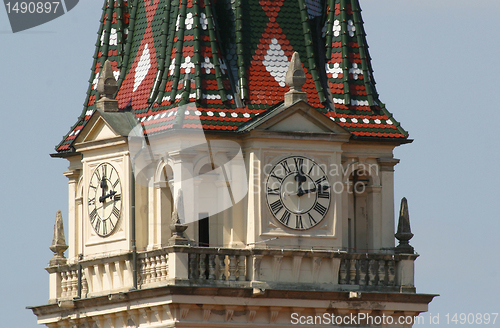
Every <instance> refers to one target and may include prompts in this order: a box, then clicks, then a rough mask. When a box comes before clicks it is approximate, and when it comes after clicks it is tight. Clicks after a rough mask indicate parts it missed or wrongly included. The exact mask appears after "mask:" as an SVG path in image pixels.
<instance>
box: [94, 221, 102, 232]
mask: <svg viewBox="0 0 500 328" xmlns="http://www.w3.org/2000/svg"><path fill="white" fill-rule="evenodd" d="M94 229H95V231H96V232H97V233H98V234H100V233H99V231H100V230H101V220H95V222H94Z"/></svg>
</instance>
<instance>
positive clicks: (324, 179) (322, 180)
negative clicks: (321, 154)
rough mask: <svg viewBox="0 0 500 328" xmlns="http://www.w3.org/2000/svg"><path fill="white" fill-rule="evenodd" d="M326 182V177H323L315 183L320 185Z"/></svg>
mask: <svg viewBox="0 0 500 328" xmlns="http://www.w3.org/2000/svg"><path fill="white" fill-rule="evenodd" d="M324 181H326V177H325V176H322V177H321V178H319V179H317V180H316V181H314V183H316V185H319V184H321V183H322V182H324Z"/></svg>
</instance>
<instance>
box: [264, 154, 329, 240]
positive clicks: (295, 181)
mask: <svg viewBox="0 0 500 328" xmlns="http://www.w3.org/2000/svg"><path fill="white" fill-rule="evenodd" d="M266 201H267V205H268V206H269V210H270V211H271V213H272V214H273V216H274V217H275V218H276V219H277V220H278V221H279V222H280V223H281V224H282V225H284V226H286V227H288V228H290V229H294V230H307V229H310V228H312V227H314V226H316V225H317V224H318V223H320V222H321V220H323V218H324V217H325V216H326V213H327V212H328V208H329V207H330V185H329V183H328V178H327V176H326V174H325V172H324V171H323V169H322V168H321V166H319V165H318V164H317V163H316V162H314V161H313V160H312V159H309V158H307V157H304V156H291V157H287V158H285V159H283V160H281V161H280V162H279V163H278V164H276V165H275V166H274V167H273V169H272V170H271V172H270V173H269V176H268V178H267V181H266Z"/></svg>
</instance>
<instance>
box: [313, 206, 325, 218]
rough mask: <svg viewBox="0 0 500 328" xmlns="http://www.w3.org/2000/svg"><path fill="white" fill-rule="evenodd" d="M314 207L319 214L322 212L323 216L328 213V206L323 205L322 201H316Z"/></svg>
mask: <svg viewBox="0 0 500 328" xmlns="http://www.w3.org/2000/svg"><path fill="white" fill-rule="evenodd" d="M313 209H314V210H315V211H316V212H318V213H319V214H321V216H323V215H325V214H326V207H324V206H323V205H321V204H320V203H316V204H314V207H313Z"/></svg>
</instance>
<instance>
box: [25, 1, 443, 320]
mask: <svg viewBox="0 0 500 328" xmlns="http://www.w3.org/2000/svg"><path fill="white" fill-rule="evenodd" d="M359 2H360V1H359V0H290V1H261V0H236V1H234V0H233V1H229V0H217V1H215V0H205V1H201V0H179V1H178V0H176V1H170V0H153V1H143V0H134V1H125V0H116V1H108V0H106V1H105V5H104V9H103V15H102V19H101V21H100V24H99V40H98V42H97V46H96V47H97V49H96V56H95V57H94V63H93V66H92V75H91V79H90V81H91V82H90V85H89V88H88V91H87V95H86V100H85V106H84V109H83V111H82V114H81V115H80V117H79V119H78V121H77V122H76V123H75V125H74V126H73V127H71V129H70V131H69V132H68V134H67V135H66V136H65V137H64V139H63V140H62V141H61V142H60V143H59V144H58V145H57V147H56V152H55V153H54V154H52V156H53V157H59V158H63V159H66V160H68V162H69V168H68V171H66V172H64V175H65V176H67V177H68V179H69V217H68V221H67V224H68V233H67V234H66V235H67V237H68V238H67V243H68V245H66V240H65V238H64V232H63V228H62V220H61V218H60V215H58V219H57V221H56V227H55V228H54V242H53V245H52V246H51V249H52V250H53V251H54V253H55V256H54V258H53V260H51V262H50V265H49V266H48V267H47V268H46V270H47V271H48V272H49V276H50V296H49V301H48V304H46V305H42V306H37V307H33V308H32V310H33V312H34V313H35V314H36V315H37V316H38V322H39V323H40V324H44V325H46V326H48V327H52V328H55V327H78V328H80V327H82V328H83V327H85V328H94V327H98V328H108V327H109V328H111V327H141V328H145V327H212V326H214V325H217V326H224V327H235V326H241V327H243V326H245V327H253V326H255V325H260V326H262V327H272V326H277V325H278V326H280V327H284V326H290V327H291V326H294V325H296V324H298V323H309V321H308V320H310V319H312V320H313V321H314V320H316V321H314V322H313V323H311V324H323V325H330V324H336V325H347V326H348V325H351V324H356V325H364V326H380V325H382V326H384V325H385V326H391V325H394V326H397V327H402V326H404V327H407V326H411V325H412V324H413V322H414V321H415V317H416V316H418V314H419V313H421V312H425V311H427V306H428V303H429V302H430V301H431V300H432V298H433V297H434V295H427V294H418V293H417V292H416V287H415V284H414V261H415V260H416V258H417V257H418V255H417V254H415V252H414V250H413V248H412V247H411V246H410V244H409V240H410V239H411V237H412V236H413V234H412V233H411V231H410V223H409V222H410V221H409V214H408V213H409V212H408V205H407V201H406V200H405V199H404V200H403V201H402V204H401V213H400V214H399V221H398V222H397V225H398V231H397V233H396V234H395V232H396V231H395V225H396V220H395V214H394V207H395V204H394V168H395V166H396V164H397V163H398V162H399V160H398V159H396V158H394V155H393V151H394V148H395V147H398V146H400V145H403V144H406V143H410V142H411V139H409V136H408V133H407V132H406V131H405V130H404V129H403V128H402V127H401V125H400V124H399V122H398V121H397V120H396V119H395V118H394V117H393V115H392V114H391V113H390V112H389V111H388V110H387V109H386V107H385V105H384V104H383V103H382V102H381V101H380V99H379V95H378V93H377V91H376V88H375V82H374V78H373V71H372V67H371V61H370V55H369V53H368V45H367V42H366V38H365V36H366V34H365V31H364V27H363V21H362V19H361V9H360V6H359ZM395 237H396V238H397V240H398V241H399V242H398V245H397V246H396V239H395ZM66 248H68V253H67V257H64V255H63V252H64V250H65V249H66ZM353 318H354V320H355V321H352V320H353ZM317 320H320V321H319V322H318V321H317ZM379 320H384V321H380V322H379Z"/></svg>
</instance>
